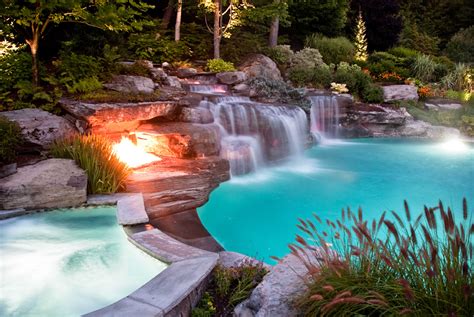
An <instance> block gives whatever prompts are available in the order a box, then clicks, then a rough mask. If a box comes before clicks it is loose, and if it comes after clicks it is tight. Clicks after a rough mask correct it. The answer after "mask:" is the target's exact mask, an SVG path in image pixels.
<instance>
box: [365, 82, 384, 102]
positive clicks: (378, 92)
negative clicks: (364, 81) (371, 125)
mask: <svg viewBox="0 0 474 317" xmlns="http://www.w3.org/2000/svg"><path fill="white" fill-rule="evenodd" d="M361 99H362V100H363V101H365V102H368V103H381V102H383V90H382V88H381V87H380V86H377V85H374V84H370V85H367V86H365V87H364V88H363V90H362V94H361Z"/></svg>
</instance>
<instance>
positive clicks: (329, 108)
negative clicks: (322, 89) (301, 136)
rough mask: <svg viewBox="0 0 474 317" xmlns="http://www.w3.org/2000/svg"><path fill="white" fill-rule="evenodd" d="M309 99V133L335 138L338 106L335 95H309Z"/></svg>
mask: <svg viewBox="0 0 474 317" xmlns="http://www.w3.org/2000/svg"><path fill="white" fill-rule="evenodd" d="M309 99H310V101H311V133H313V134H315V135H316V136H317V137H321V138H337V136H338V128H339V106H338V102H337V97H336V96H328V95H320V96H311V97H309Z"/></svg>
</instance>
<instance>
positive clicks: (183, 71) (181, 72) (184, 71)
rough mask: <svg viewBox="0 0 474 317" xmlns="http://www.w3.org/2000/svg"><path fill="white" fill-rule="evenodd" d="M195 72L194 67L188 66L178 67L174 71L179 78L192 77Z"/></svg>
mask: <svg viewBox="0 0 474 317" xmlns="http://www.w3.org/2000/svg"><path fill="white" fill-rule="evenodd" d="M196 74H197V70H196V69H195V68H188V67H183V68H179V69H178V70H177V71H176V75H177V76H178V77H179V78H186V77H192V76H194V75H196Z"/></svg>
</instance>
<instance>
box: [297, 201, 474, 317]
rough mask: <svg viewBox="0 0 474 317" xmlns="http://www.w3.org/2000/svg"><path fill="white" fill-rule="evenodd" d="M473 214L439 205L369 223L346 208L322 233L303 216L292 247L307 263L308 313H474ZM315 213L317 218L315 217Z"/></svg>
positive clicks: (305, 304)
mask: <svg viewBox="0 0 474 317" xmlns="http://www.w3.org/2000/svg"><path fill="white" fill-rule="evenodd" d="M471 213H472V212H469V209H468V206H467V201H466V200H465V199H464V200H463V213H462V219H456V218H455V216H454V213H453V211H452V210H451V209H450V208H447V209H445V207H444V205H443V204H442V203H441V202H440V203H439V205H438V206H436V207H433V208H428V207H425V208H424V210H423V212H422V213H421V214H420V215H418V216H417V217H413V216H414V215H413V214H412V213H411V211H410V209H409V207H408V204H407V203H406V202H405V212H404V215H403V216H402V215H401V214H397V213H395V212H393V211H392V212H390V213H385V212H384V213H383V214H382V215H381V217H380V218H379V219H378V220H373V221H372V222H369V221H367V220H365V219H364V217H363V214H362V211H361V210H359V212H358V213H357V214H356V213H354V212H352V211H351V210H350V209H347V210H343V211H342V215H341V218H340V219H339V220H337V221H336V223H334V222H331V221H328V222H327V224H328V226H327V227H328V228H329V229H328V230H327V231H325V232H320V231H319V230H318V227H321V221H320V219H319V218H315V219H316V222H313V221H312V220H309V219H307V220H303V219H301V220H300V223H301V224H300V225H298V226H299V228H300V229H301V230H302V232H303V233H304V236H305V237H302V236H298V237H297V239H296V242H295V243H294V244H291V245H290V250H291V251H292V253H293V254H295V255H296V256H298V257H299V258H300V259H301V261H302V262H303V263H304V264H305V265H306V267H307V268H308V270H309V272H310V274H311V276H310V280H309V282H308V287H309V291H308V292H307V294H305V295H304V296H303V297H302V298H300V300H299V301H298V305H299V306H300V308H301V309H302V312H303V313H304V314H305V315H312V316H320V315H321V316H349V315H357V314H360V315H375V316H378V315H388V316H392V315H404V314H406V315H410V316H433V315H443V316H446V315H448V316H473V315H474V288H473V285H474V277H473V267H472V266H473V235H474V224H473V223H472V216H471ZM316 217H317V216H316Z"/></svg>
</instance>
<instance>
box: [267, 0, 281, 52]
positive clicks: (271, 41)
mask: <svg viewBox="0 0 474 317" xmlns="http://www.w3.org/2000/svg"><path fill="white" fill-rule="evenodd" d="M273 3H274V4H279V3H280V0H273ZM279 27H280V17H279V16H278V15H276V16H274V17H273V18H272V22H271V24H270V34H269V36H268V46H270V47H275V46H277V45H278V29H279Z"/></svg>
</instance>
